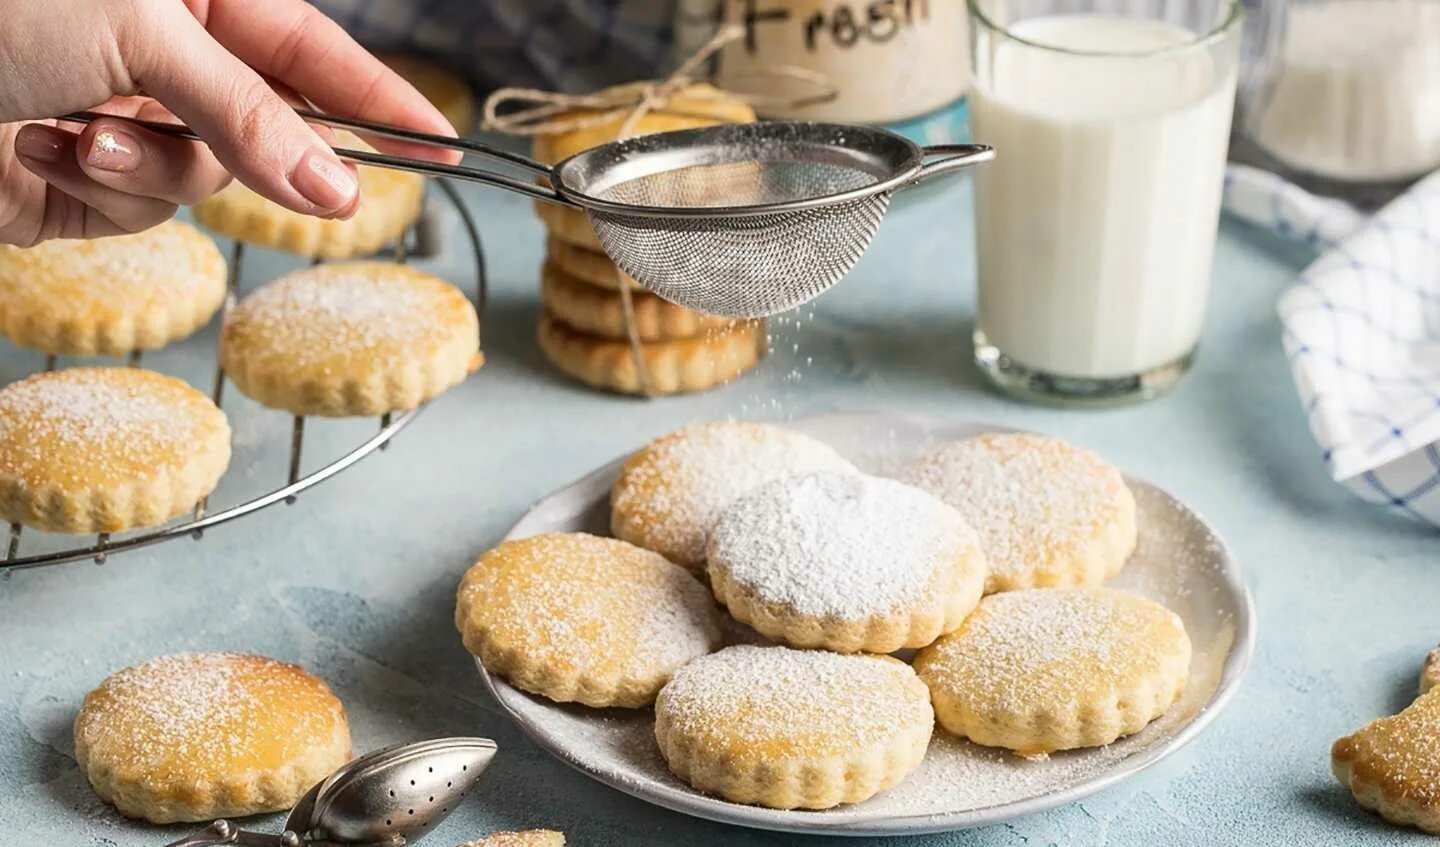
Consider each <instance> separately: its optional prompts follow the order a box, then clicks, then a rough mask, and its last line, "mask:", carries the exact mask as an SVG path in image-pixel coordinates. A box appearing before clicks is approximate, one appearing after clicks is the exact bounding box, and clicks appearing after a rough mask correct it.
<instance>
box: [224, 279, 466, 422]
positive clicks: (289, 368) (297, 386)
mask: <svg viewBox="0 0 1440 847" xmlns="http://www.w3.org/2000/svg"><path fill="white" fill-rule="evenodd" d="M479 344H480V342H479V321H478V319H477V318H476V315H475V307H474V306H472V305H471V304H470V301H469V300H468V299H467V298H466V297H465V295H464V294H463V293H461V291H460V289H458V288H456V287H455V286H453V285H451V284H450V283H448V282H446V281H444V280H442V279H440V278H439V277H436V276H432V275H431V274H427V273H425V272H423V271H420V270H417V269H415V268H413V267H410V266H408V265H397V264H392V263H389V262H370V261H366V262H345V263H339V264H327V265H318V266H316V267H312V268H306V269H305V270H301V271H296V272H294V273H292V274H289V275H288V276H284V277H281V278H280V279H277V280H275V281H274V282H271V283H268V284H266V285H264V286H261V287H260V288H259V289H258V290H256V291H255V292H254V293H252V294H251V295H249V296H248V297H246V298H245V299H244V300H242V301H241V302H240V304H239V305H237V306H236V307H235V308H234V309H232V310H231V311H230V313H229V314H228V315H227V316H226V319H225V327H224V329H223V331H222V332H221V336H220V362H221V365H222V366H223V367H224V368H225V373H226V374H227V375H228V376H229V377H230V378H231V379H233V380H234V381H235V384H236V386H238V387H239V388H240V390H241V391H243V392H245V394H246V395H248V396H249V397H251V398H254V399H255V400H257V401H259V402H260V403H263V404H264V405H266V406H271V407H273V408H277V409H285V410H287V411H290V412H292V413H294V414H297V415H326V416H330V417H345V416H353V415H380V414H384V413H386V412H392V411H399V410H402V409H413V408H415V407H416V406H418V405H420V404H421V403H424V402H426V401H427V400H430V399H431V398H433V397H435V396H436V395H438V394H440V393H441V392H443V391H445V390H446V389H448V388H450V387H452V386H454V385H456V384H458V383H460V382H461V381H462V380H464V379H465V377H466V376H467V375H468V374H469V373H470V372H472V371H473V370H475V369H476V368H478V367H479V366H480V364H481V361H482V359H481V357H480V352H479Z"/></svg>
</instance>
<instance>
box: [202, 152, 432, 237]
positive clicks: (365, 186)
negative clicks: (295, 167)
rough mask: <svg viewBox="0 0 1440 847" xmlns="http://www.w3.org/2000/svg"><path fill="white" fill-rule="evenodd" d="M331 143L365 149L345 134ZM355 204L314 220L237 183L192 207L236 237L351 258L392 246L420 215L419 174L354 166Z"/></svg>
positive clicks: (212, 226) (422, 187) (422, 180)
mask: <svg viewBox="0 0 1440 847" xmlns="http://www.w3.org/2000/svg"><path fill="white" fill-rule="evenodd" d="M337 132H338V134H339V136H340V138H339V141H338V143H337V145H336V146H339V147H349V148H352V149H359V150H368V149H371V148H370V146H369V145H367V144H366V143H365V142H363V141H361V140H360V139H359V138H357V137H356V136H354V135H353V134H351V133H348V132H343V131H337ZM359 173H360V206H359V208H358V209H357V210H356V212H355V214H354V215H353V216H352V217H350V218H349V219H347V220H338V219H330V218H316V217H311V216H310V215H302V214H300V213H299V212H292V211H290V210H289V209H286V208H285V207H283V206H280V205H277V204H275V203H273V202H271V201H269V200H266V199H265V198H264V197H261V196H260V195H259V194H256V193H255V192H254V191H251V190H250V189H249V188H247V187H246V186H244V185H242V184H240V182H239V181H236V182H232V183H230V184H229V185H227V186H226V187H225V188H224V189H223V190H222V191H220V192H219V193H217V194H215V195H213V196H211V197H208V198H206V199H205V200H202V201H200V202H199V203H197V204H196V205H195V209H194V211H195V220H197V221H199V222H200V224H201V225H203V226H206V227H208V228H210V229H211V230H213V231H215V232H217V233H219V234H220V235H223V236H225V237H227V238H233V239H235V240H236V241H244V242H247V243H250V244H258V245H260V246H262V247H273V248H275V249H276V250H285V251H287V252H290V253H295V254H297V255H300V256H318V257H321V258H325V259H353V258H356V257H358V256H368V255H370V254H372V253H375V252H377V251H379V250H380V249H382V248H384V247H386V246H388V245H390V244H393V243H394V242H395V241H396V239H398V238H399V237H400V236H401V235H402V234H403V233H404V232H405V230H406V229H407V228H408V227H409V226H410V224H411V222H413V221H414V220H415V218H416V216H418V215H419V214H420V202H421V199H422V198H423V196H424V194H425V178H424V177H422V176H420V175H419V174H412V173H406V172H403V171H397V170H391V169H389V168H373V167H366V166H363V165H362V166H360V168H359Z"/></svg>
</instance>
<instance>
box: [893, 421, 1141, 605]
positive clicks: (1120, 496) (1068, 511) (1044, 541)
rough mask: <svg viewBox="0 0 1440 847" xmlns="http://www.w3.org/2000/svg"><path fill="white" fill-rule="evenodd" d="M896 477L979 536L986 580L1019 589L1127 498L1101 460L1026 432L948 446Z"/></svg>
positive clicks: (1113, 515)
mask: <svg viewBox="0 0 1440 847" xmlns="http://www.w3.org/2000/svg"><path fill="white" fill-rule="evenodd" d="M902 478H903V479H904V480H905V481H907V482H909V483H911V484H912V485H916V486H919V487H920V488H923V489H925V490H926V491H929V492H931V493H932V494H934V495H936V496H937V497H939V498H940V499H942V500H944V501H945V502H946V503H949V504H950V505H951V506H954V507H955V508H956V509H959V510H960V513H961V514H962V515H964V517H965V519H966V520H967V521H968V522H969V523H970V525H971V526H972V527H974V528H975V531H976V532H978V533H979V534H980V540H981V544H982V546H983V547H984V550H985V556H986V558H987V560H988V561H989V564H990V571H991V574H992V575H994V576H998V577H1001V578H1005V579H1016V580H1019V581H1022V582H1023V581H1024V578H1023V575H1024V574H1026V573H1027V572H1030V571H1032V570H1034V569H1036V568H1039V567H1043V566H1046V565H1049V564H1052V563H1054V562H1056V561H1057V560H1063V559H1064V558H1065V557H1066V556H1068V555H1073V554H1074V553H1075V552H1076V551H1078V550H1080V549H1081V547H1082V545H1084V544H1086V543H1087V542H1090V541H1092V540H1093V539H1095V538H1096V537H1097V535H1099V534H1100V532H1101V529H1102V528H1103V527H1106V526H1108V525H1111V524H1113V523H1115V522H1116V521H1117V520H1119V518H1120V516H1121V514H1122V508H1123V507H1124V506H1125V504H1126V503H1127V501H1128V499H1129V497H1130V494H1129V492H1128V491H1127V490H1126V488H1125V482H1124V480H1123V479H1121V477H1120V474H1119V472H1118V471H1116V470H1115V469H1114V468H1112V467H1111V466H1109V465H1108V464H1106V463H1105V462H1104V461H1103V460H1102V459H1101V458H1100V457H1099V456H1097V455H1095V454H1094V453H1091V452H1090V451H1088V450H1083V449H1081V448H1078V447H1074V446H1072V445H1070V444H1067V443H1065V442H1063V441H1060V440H1059V439H1055V438H1047V437H1045V436H1039V435H1030V434H1026V433H991V434H987V435H982V436H978V437H975V438H969V439H966V440H964V441H956V442H952V443H950V444H946V445H944V446H941V447H939V448H938V449H936V450H934V451H932V452H930V453H928V454H927V455H926V456H924V457H923V458H921V459H920V461H918V462H917V463H915V464H914V465H912V466H911V467H910V468H909V469H908V470H907V471H905V472H904V474H903V475H902ZM992 579H993V577H992Z"/></svg>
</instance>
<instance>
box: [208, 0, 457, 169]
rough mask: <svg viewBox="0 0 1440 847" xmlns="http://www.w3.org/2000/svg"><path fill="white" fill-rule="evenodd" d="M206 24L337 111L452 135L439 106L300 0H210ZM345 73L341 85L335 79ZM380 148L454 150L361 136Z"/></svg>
mask: <svg viewBox="0 0 1440 847" xmlns="http://www.w3.org/2000/svg"><path fill="white" fill-rule="evenodd" d="M205 28H206V29H207V30H209V31H210V34H211V35H213V36H214V37H215V40H217V41H219V42H220V43H221V44H222V45H224V46H225V47H226V48H227V49H228V50H230V52H232V53H234V54H235V55H236V56H238V57H239V58H240V59H241V60H243V61H244V62H245V63H247V64H249V65H250V66H251V67H254V68H255V69H256V70H258V71H260V72H261V73H263V74H266V75H268V76H271V77H274V78H275V79H277V80H279V81H280V82H282V83H284V84H285V85H288V86H290V87H291V88H293V89H295V90H296V91H297V92H299V93H300V94H302V95H304V96H305V97H306V98H307V99H308V100H310V102H312V103H314V104H315V105H316V106H319V107H320V108H321V109H323V110H325V111H327V112H334V113H335V114H337V115H347V116H351V117H361V118H365V119H367V120H372V121H378V122H380V123H388V124H395V125H397V126H403V127H406V128H408V129H414V130H419V131H421V132H428V133H432V134H435V135H444V136H447V137H454V135H455V130H454V128H453V127H452V126H451V125H450V122H449V121H447V120H446V119H445V117H444V116H443V115H441V114H440V111H439V110H438V109H436V108H435V107H434V106H433V105H431V103H430V101H428V100H426V99H425V97H424V96H423V95H421V94H420V93H419V92H418V91H416V90H415V89H414V88H413V87H412V86H411V85H410V83H408V82H406V81H405V80H404V79H402V78H401V77H400V75H399V74H397V73H395V72H394V71H392V70H391V69H390V68H388V67H386V66H385V64H384V63H382V62H381V61H380V60H379V59H376V58H375V57H374V56H372V55H370V53H369V52H367V51H366V50H365V48H364V47H361V46H360V45H359V44H358V43H356V42H355V40H354V39H352V38H351V37H350V36H349V35H348V34H347V33H346V32H345V31H344V30H343V29H341V28H340V26H339V25H338V24H336V23H335V22H334V21H332V20H330V19H329V18H328V17H326V16H325V15H324V14H323V13H321V12H319V11H317V10H316V9H315V8H314V7H313V6H311V5H310V4H309V3H305V2H301V0H268V2H265V3H249V2H239V0H210V3H209V7H208V10H207V14H206V17H205ZM337 80H343V81H344V84H337V82H336V81H337ZM366 140H367V141H371V142H372V143H374V145H375V146H376V147H378V148H380V149H382V150H385V151H387V152H390V153H395V154H398V155H402V156H420V157H423V158H427V159H432V160H435V161H443V162H449V163H452V164H453V163H454V162H458V161H459V159H460V154H459V153H456V152H454V151H448V150H441V149H439V148H435V147H429V146H425V145H416V144H407V143H406V142H403V141H394V140H387V139H383V138H367V139H366Z"/></svg>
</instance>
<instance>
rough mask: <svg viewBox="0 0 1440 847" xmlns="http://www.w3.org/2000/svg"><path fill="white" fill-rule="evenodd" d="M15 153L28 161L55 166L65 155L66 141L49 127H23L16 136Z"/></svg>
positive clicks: (33, 125) (35, 125)
mask: <svg viewBox="0 0 1440 847" xmlns="http://www.w3.org/2000/svg"><path fill="white" fill-rule="evenodd" d="M15 152H16V153H19V154H20V155H21V156H24V157H25V158H27V159H34V160H35V161H37V162H46V163H48V164H52V165H53V164H55V163H56V162H58V161H60V158H61V157H62V156H64V155H65V139H64V137H62V136H60V135H58V134H57V133H56V132H55V131H54V130H52V129H51V128H50V127H47V126H40V125H38V124H30V125H28V126H22V127H20V131H19V132H18V133H16V134H15Z"/></svg>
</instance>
